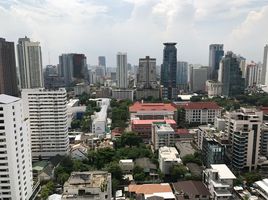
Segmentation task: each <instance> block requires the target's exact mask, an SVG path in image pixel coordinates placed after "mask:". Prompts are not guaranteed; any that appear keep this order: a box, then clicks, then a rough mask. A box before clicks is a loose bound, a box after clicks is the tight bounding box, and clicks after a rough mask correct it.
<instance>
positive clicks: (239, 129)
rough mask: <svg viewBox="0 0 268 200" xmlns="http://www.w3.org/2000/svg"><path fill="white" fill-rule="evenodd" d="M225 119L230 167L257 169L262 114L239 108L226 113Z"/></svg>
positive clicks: (253, 110)
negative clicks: (229, 146) (229, 145)
mask: <svg viewBox="0 0 268 200" xmlns="http://www.w3.org/2000/svg"><path fill="white" fill-rule="evenodd" d="M225 117H226V133H227V134H228V135H229V141H230V144H231V148H230V149H229V154H230V155H231V158H230V159H231V164H232V166H233V167H234V168H235V169H237V170H249V171H251V170H253V169H257V165H258V161H259V160H258V159H259V156H260V142H261V126H262V122H263V112H262V111H257V110H256V109H254V108H241V109H240V110H237V111H232V112H227V113H226V116H225Z"/></svg>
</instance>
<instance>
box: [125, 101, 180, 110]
mask: <svg viewBox="0 0 268 200" xmlns="http://www.w3.org/2000/svg"><path fill="white" fill-rule="evenodd" d="M176 110H177V109H176V108H175V107H174V106H173V105H172V104H170V103H166V104H165V103H140V102H135V103H134V104H133V105H132V106H130V107H129V111H130V112H138V111H172V112H174V111H176Z"/></svg>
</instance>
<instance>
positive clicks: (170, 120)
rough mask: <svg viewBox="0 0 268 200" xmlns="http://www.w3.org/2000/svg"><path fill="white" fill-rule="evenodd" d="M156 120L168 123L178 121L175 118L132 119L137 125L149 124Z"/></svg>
mask: <svg viewBox="0 0 268 200" xmlns="http://www.w3.org/2000/svg"><path fill="white" fill-rule="evenodd" d="M155 122H165V123H167V124H172V125H173V124H176V122H175V121H174V120H173V119H153V120H150V119H148V120H140V119H134V120H132V124H135V125H149V124H152V123H155Z"/></svg>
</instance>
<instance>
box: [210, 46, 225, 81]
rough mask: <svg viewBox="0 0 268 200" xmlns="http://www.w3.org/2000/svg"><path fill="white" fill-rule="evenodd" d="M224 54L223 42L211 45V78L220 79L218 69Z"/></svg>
mask: <svg viewBox="0 0 268 200" xmlns="http://www.w3.org/2000/svg"><path fill="white" fill-rule="evenodd" d="M223 56H224V51H223V44H211V45H209V67H210V78H211V79H212V80H217V79H218V70H219V67H220V61H221V58H222V57H223Z"/></svg>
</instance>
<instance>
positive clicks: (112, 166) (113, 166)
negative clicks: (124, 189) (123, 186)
mask: <svg viewBox="0 0 268 200" xmlns="http://www.w3.org/2000/svg"><path fill="white" fill-rule="evenodd" d="M106 170H107V171H108V172H110V173H111V174H112V177H113V178H115V179H117V180H118V181H122V179H123V171H122V169H121V167H120V166H119V165H118V163H117V162H111V163H109V164H107V166H106Z"/></svg>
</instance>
